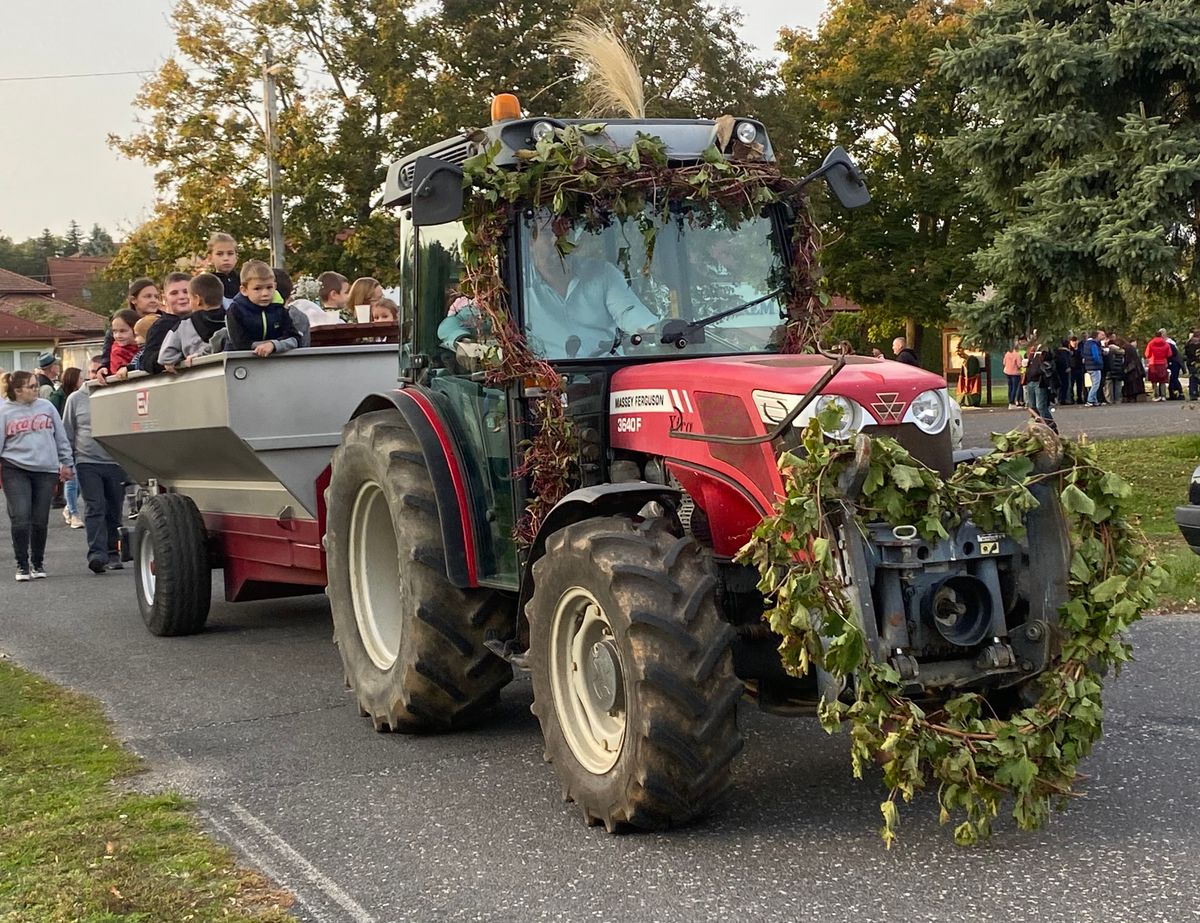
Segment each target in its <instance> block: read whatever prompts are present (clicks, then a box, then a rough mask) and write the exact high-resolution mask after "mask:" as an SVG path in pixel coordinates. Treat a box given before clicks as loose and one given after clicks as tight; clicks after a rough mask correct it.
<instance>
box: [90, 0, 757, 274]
mask: <svg viewBox="0 0 1200 923" xmlns="http://www.w3.org/2000/svg"><path fill="white" fill-rule="evenodd" d="M579 8H580V11H581V12H583V13H585V14H589V15H592V16H593V18H597V17H598V18H604V19H609V20H611V21H613V22H614V23H616V24H617V25H618V26H619V28H620V29H621V31H622V37H623V38H624V39H625V41H626V42H628V43H629V45H630V47H631V48H633V50H634V53H635V54H637V55H639V56H640V57H641V60H640V61H639V63H640V64H641V69H642V73H643V75H644V77H645V78H646V82H647V89H648V94H649V95H650V96H652V98H648V103H649V114H651V115H681V114H687V115H692V114H694V113H695V112H707V113H711V114H713V115H716V114H719V111H718V110H717V109H716V108H715V106H717V105H720V106H721V107H723V108H724V107H733V108H736V109H739V110H747V109H749V108H750V105H749V100H751V99H752V98H753V96H754V93H755V92H756V88H757V87H759V86H761V85H762V84H763V82H764V81H765V80H766V77H765V73H766V70H765V66H764V65H763V64H762V63H761V62H756V61H755V60H754V59H753V56H752V55H749V54H748V53H747V46H746V45H745V44H744V43H742V42H740V40H738V39H737V37H736V33H735V31H734V30H735V27H736V25H737V23H738V21H739V20H738V17H737V15H736V14H734V13H730V12H729V11H727V10H724V9H722V8H717V7H711V6H709V5H707V4H706V3H703V2H698V0H670V2H669V3H667V4H665V5H660V6H658V7H655V8H652V9H649V8H647V7H646V6H645V5H644V4H637V5H635V4H633V3H631V2H629V0H605V2H597V3H591V4H586V5H580V7H579ZM575 11H576V5H575V4H574V3H573V2H569V0H530V2H527V3H520V4H495V3H484V2H481V0H440V2H436V3H432V4H417V3H416V2H415V0H403V2H383V0H371V2H357V0H179V2H178V3H177V4H176V7H175V10H174V12H173V13H172V17H171V20H172V25H173V27H174V29H175V32H176V36H177V46H178V51H177V54H176V55H175V56H174V57H172V58H171V59H169V60H168V61H167V62H166V63H165V64H163V65H162V67H161V68H160V69H159V70H158V72H157V73H156V74H155V75H154V76H153V77H151V78H150V79H149V80H148V81H147V82H146V83H145V85H144V86H143V87H142V90H141V92H140V93H139V94H138V97H137V99H136V100H135V106H136V107H137V109H138V110H139V111H140V112H141V113H143V118H144V121H143V122H142V124H141V126H140V127H139V130H138V131H136V132H135V133H134V134H132V135H131V136H129V137H126V138H115V137H114V138H111V139H110V141H111V143H112V144H113V145H114V146H115V147H116V148H117V149H118V150H119V151H121V152H122V153H123V154H125V155H126V156H129V157H133V158H136V159H139V160H143V161H145V162H146V163H148V164H150V165H151V166H152V167H154V168H155V170H156V184H157V186H158V190H159V194H160V199H159V202H158V205H157V206H156V210H155V213H154V215H153V217H152V218H151V219H150V221H149V222H148V225H147V226H146V227H144V228H139V229H138V230H137V231H136V232H135V233H134V234H132V235H130V240H129V243H128V245H127V246H128V252H127V253H123V254H122V255H121V258H120V267H119V268H114V270H113V272H114V275H113V276H112V278H124V279H130V278H133V277H134V276H137V275H143V274H148V275H152V276H158V275H159V274H161V273H162V272H164V271H166V270H168V269H170V268H173V267H174V265H175V263H176V262H177V261H178V260H180V259H190V258H191V257H192V256H194V255H198V254H202V253H203V251H204V243H205V241H206V239H207V237H208V235H209V234H210V233H211V232H212V231H215V230H222V231H227V232H229V233H231V234H233V236H234V237H235V238H236V239H237V240H238V242H239V245H240V246H241V249H242V251H243V255H244V256H260V255H264V254H265V251H266V237H267V216H266V209H267V191H266V162H265V144H264V140H263V125H262V117H263V116H262V112H263V109H262V102H261V99H262V68H263V63H264V53H265V51H266V50H267V49H270V52H271V55H272V58H273V60H274V62H275V65H274V70H275V73H276V79H277V85H278V88H279V105H280V114H279V121H278V129H279V130H278V136H279V140H280V150H279V162H280V168H281V174H282V180H283V190H282V191H283V203H284V232H285V233H284V236H285V242H286V248H287V252H288V266H289V269H290V270H291V271H292V272H293V273H298V272H308V273H310V274H316V273H319V272H322V271H324V270H327V269H335V270H337V271H339V272H342V273H343V274H345V275H347V276H349V277H351V278H353V277H355V276H359V275H371V276H375V277H376V278H379V279H380V280H381V281H383V282H384V283H385V284H387V283H390V282H394V281H395V280H396V271H395V269H394V260H395V255H396V250H397V241H396V235H395V219H394V217H393V216H392V215H391V214H390V213H388V212H383V211H377V210H375V209H374V208H373V202H374V200H375V199H376V197H377V194H378V189H379V188H380V186H381V185H382V183H383V179H384V170H385V168H386V165H387V162H388V161H389V160H391V159H395V158H397V157H399V156H401V155H402V154H404V153H408V152H411V151H413V150H417V149H419V148H421V147H424V146H427V145H429V144H432V143H434V142H435V141H437V140H439V139H441V138H445V137H448V136H451V135H453V134H455V133H457V132H460V131H462V130H463V129H464V128H467V127H470V126H475V125H479V124H481V123H483V122H484V121H485V119H486V117H487V106H488V103H489V101H490V99H491V97H492V95H493V94H494V93H496V92H500V91H510V92H515V93H517V94H518V95H519V96H520V98H521V100H522V102H523V103H525V104H526V105H527V106H529V108H530V109H531V110H533V111H539V112H543V113H545V114H547V115H570V116H574V115H576V114H577V113H578V111H579V108H578V107H579V101H578V99H577V92H578V85H579V75H578V74H577V73H576V67H575V65H574V63H573V62H571V61H570V60H569V59H568V58H567V57H566V56H565V55H562V54H560V53H559V48H558V41H557V36H558V33H559V32H560V31H561V29H562V28H563V27H564V25H565V23H566V22H567V20H568V19H570V18H571V16H572V15H574V13H575ZM739 94H740V95H739Z"/></svg>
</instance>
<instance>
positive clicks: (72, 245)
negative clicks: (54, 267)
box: [61, 218, 83, 256]
mask: <svg viewBox="0 0 1200 923" xmlns="http://www.w3.org/2000/svg"><path fill="white" fill-rule="evenodd" d="M82 249H83V231H82V230H81V229H80V227H79V222H78V221H76V220H75V219H74V218H72V219H71V223H70V224H69V225H67V235H66V237H64V238H63V247H62V254H61V255H62V256H75V255H76V254H78V253H79V252H80V251H81V250H82Z"/></svg>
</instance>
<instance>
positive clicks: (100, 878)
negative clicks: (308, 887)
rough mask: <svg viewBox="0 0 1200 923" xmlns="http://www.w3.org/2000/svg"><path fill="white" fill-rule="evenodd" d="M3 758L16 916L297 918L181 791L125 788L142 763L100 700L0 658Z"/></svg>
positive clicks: (7, 870)
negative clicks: (203, 825) (216, 838)
mask: <svg viewBox="0 0 1200 923" xmlns="http://www.w3.org/2000/svg"><path fill="white" fill-rule="evenodd" d="M0 754H3V772H0V867H2V868H3V869H4V874H3V875H0V918H2V919H4V920H5V921H8V923H67V921H73V920H97V921H98V920H117V919H121V920H194V921H197V923H201V921H217V920H221V921H252V920H254V921H260V923H267V921H273V923H284V921H287V920H291V919H292V917H291V916H289V915H288V914H287V913H285V912H284V910H283V909H282V908H284V907H286V906H287V905H288V904H289V903H290V901H291V898H290V897H289V896H288V895H286V894H283V893H281V892H279V891H276V890H274V889H273V888H271V887H270V886H269V884H268V883H267V882H266V881H265V880H264V879H263V878H262V877H261V876H259V875H256V874H254V873H251V872H246V871H243V870H239V869H238V868H237V867H236V865H235V863H234V861H233V857H232V856H231V854H230V852H229V850H227V849H225V848H223V847H219V846H217V845H215V844H214V843H213V842H212V841H211V840H209V839H208V838H207V837H205V836H204V835H203V833H202V832H201V831H200V829H199V825H198V824H197V822H196V820H195V818H194V817H193V816H192V812H191V810H190V808H189V806H188V804H187V803H186V802H184V801H183V800H182V799H181V798H179V797H178V796H177V795H174V794H171V793H159V794H140V793H137V792H132V791H129V790H128V789H127V783H128V780H129V778H130V776H131V775H132V774H133V773H134V772H136V771H137V769H138V760H137V758H136V757H135V756H133V755H132V754H131V753H129V752H128V751H127V750H125V749H124V748H123V747H121V746H120V744H119V743H118V741H117V740H116V739H115V738H114V737H113V734H112V730H111V729H110V728H109V726H108V723H107V721H106V720H105V719H104V716H103V713H102V710H101V708H100V706H99V705H98V704H97V703H96V702H94V701H92V700H90V699H85V698H83V697H82V696H79V695H76V694H74V693H71V692H67V691H66V690H62V689H58V688H56V687H54V686H52V685H51V684H50V683H47V682H45V681H43V680H40V679H38V678H37V677H34V676H32V675H31V674H28V673H25V672H23V671H21V670H19V669H17V668H15V667H13V666H12V665H11V664H8V663H2V662H0ZM117 782H120V783H125V784H123V785H116V784H114V783H117Z"/></svg>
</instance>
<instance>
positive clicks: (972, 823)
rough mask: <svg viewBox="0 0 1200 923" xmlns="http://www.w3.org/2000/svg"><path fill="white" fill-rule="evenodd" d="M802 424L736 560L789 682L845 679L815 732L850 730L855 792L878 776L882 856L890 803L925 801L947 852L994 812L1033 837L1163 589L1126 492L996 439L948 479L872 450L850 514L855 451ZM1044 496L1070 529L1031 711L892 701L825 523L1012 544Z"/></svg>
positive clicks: (904, 456) (1087, 453) (1097, 725)
mask: <svg viewBox="0 0 1200 923" xmlns="http://www.w3.org/2000/svg"><path fill="white" fill-rule="evenodd" d="M829 424H830V421H825V420H821V419H818V420H815V421H813V422H812V423H810V425H809V426H808V428H807V429H806V430H805V432H804V435H803V443H802V444H803V450H804V454H803V455H796V454H790V453H789V454H784V455H783V456H782V457H781V458H780V461H779V465H780V470H781V472H782V474H783V479H784V484H785V487H786V495H785V496H784V497H783V498H782V500H781V501H780V502H779V504H778V506H777V509H776V512H775V515H773V516H771V517H769V518H768V519H765V520H764V521H763V522H762V523H761V524H760V525H759V527H758V528H757V529H756V530H755V532H754V534H753V537H752V539H751V541H750V542H749V543H748V544H747V545H746V546H745V548H743V549H742V552H741V554H740V556H739V560H741V561H744V562H748V563H751V564H753V565H754V566H755V567H756V568H757V569H758V572H759V575H760V581H759V590H760V591H761V592H762V593H763V595H764V598H765V599H766V600H767V609H766V611H765V613H764V618H766V620H767V621H768V623H769V624H770V626H771V628H772V630H773V631H774V632H775V633H776V634H778V635H779V636H780V638H781V642H780V653H781V655H782V657H783V662H784V665H785V667H786V668H787V669H788V670H789V671H790V672H792V673H793V674H794V675H803V674H805V673H806V672H807V671H808V670H809V669H810V668H811V666H812V665H813V664H817V665H819V666H820V667H822V668H823V669H825V670H827V671H828V672H829V673H830V674H832V675H833V676H834V677H836V678H852V679H853V682H852V683H851V684H850V686H849V688H851V689H852V695H851V696H850V697H849V698H848V699H847V697H843V698H842V699H838V700H836V701H832V702H830V701H824V702H823V703H822V706H821V709H820V718H821V722H822V725H823V726H824V727H825V728H826V730H828V731H830V732H833V731H836V730H839V729H841V728H842V726H843V725H848V726H849V729H850V739H851V762H852V769H853V772H854V775H855V777H856V778H861V777H862V774H863V770H864V767H865V766H866V765H867V764H868V763H870V762H873V761H874V762H878V763H879V764H880V765H881V767H882V771H883V781H884V785H885V786H886V787H887V789H888V797H887V799H886V800H885V801H884V802H883V804H882V805H881V812H882V814H883V820H884V824H883V828H882V831H881V835H882V837H883V839H884V841H885V843H887V844H888V845H889V846H890V845H891V843H892V842H893V841H894V839H895V836H896V829H897V826H898V823H899V814H898V810H897V799H898V798H902V799H903V800H904V801H910V800H911V799H912V797H913V795H914V794H915V792H916V791H917V790H919V789H923V788H925V787H926V785H927V784H928V783H929V782H930V781H933V782H936V784H937V786H938V801H939V804H940V807H941V821H942V823H949V822H950V821H951V819H952V817H953V816H954V815H955V814H958V815H959V816H960V818H961V819H960V821H959V823H957V825H956V826H955V830H954V838H955V841H956V842H958V843H959V844H963V845H966V844H970V843H974V842H976V841H977V840H978V839H979V838H981V837H986V836H988V835H990V833H991V823H992V820H993V818H995V817H996V816H997V814H998V812H999V810H1000V806H1001V803H1002V802H1003V801H1004V800H1005V799H1006V798H1011V799H1012V801H1013V807H1012V816H1013V818H1014V819H1015V820H1016V822H1017V824H1018V826H1019V827H1020V828H1022V829H1035V828H1037V827H1039V826H1040V825H1041V824H1042V823H1044V822H1045V820H1046V818H1047V816H1048V814H1049V810H1050V807H1051V806H1052V805H1054V804H1059V803H1062V802H1064V801H1065V800H1066V799H1068V798H1071V797H1074V796H1076V795H1077V794H1078V793H1077V791H1076V790H1075V787H1074V786H1075V783H1076V782H1077V781H1078V779H1079V774H1078V772H1077V766H1078V764H1079V761H1080V760H1082V759H1083V758H1084V757H1085V756H1087V754H1088V753H1090V752H1091V749H1092V747H1093V745H1094V744H1095V743H1096V741H1097V740H1099V738H1100V736H1101V731H1102V723H1103V716H1104V711H1103V706H1102V703H1101V690H1102V686H1103V677H1104V675H1105V674H1106V673H1107V672H1108V671H1109V670H1113V671H1117V670H1119V669H1120V666H1121V665H1122V664H1123V663H1124V662H1125V661H1127V660H1128V659H1129V656H1130V648H1129V646H1128V644H1127V643H1126V642H1125V640H1124V632H1125V631H1126V629H1127V628H1128V627H1129V626H1130V625H1131V624H1132V623H1133V622H1134V621H1136V620H1137V619H1138V618H1140V617H1141V614H1142V612H1143V611H1144V610H1145V609H1146V608H1147V607H1149V606H1151V605H1152V604H1153V603H1154V601H1155V599H1156V595H1157V588H1158V586H1159V584H1160V583H1161V581H1162V578H1163V573H1162V571H1161V570H1160V569H1159V567H1158V566H1157V564H1156V563H1155V561H1154V560H1153V559H1152V558H1151V557H1150V556H1149V554H1148V553H1147V551H1146V548H1145V545H1144V543H1143V540H1142V537H1141V534H1140V532H1139V531H1138V529H1137V528H1136V527H1135V526H1134V525H1133V524H1132V523H1131V522H1130V521H1129V520H1128V519H1127V518H1126V516H1125V514H1124V511H1123V502H1124V501H1125V500H1127V499H1128V497H1129V496H1130V493H1131V491H1130V488H1129V485H1127V484H1126V483H1125V482H1124V481H1123V480H1122V479H1121V478H1120V477H1119V476H1118V475H1116V474H1113V473H1112V472H1108V471H1105V470H1103V469H1102V468H1100V467H1099V466H1098V465H1097V464H1096V459H1095V454H1094V450H1093V449H1091V448H1090V447H1088V446H1086V445H1083V444H1080V443H1071V442H1060V441H1059V439H1058V437H1057V436H1055V435H1054V434H1052V433H1050V432H1049V431H1048V430H1045V429H1044V428H1035V431H1031V432H1012V433H1007V434H1004V435H997V436H994V437H993V441H994V445H995V448H994V451H993V452H991V453H990V454H988V455H986V456H984V457H982V458H979V459H976V460H975V461H972V462H968V463H965V464H963V465H959V466H958V468H957V469H956V470H955V472H954V474H953V475H952V476H951V477H950V478H949V479H943V478H941V477H940V476H939V475H938V474H937V473H936V472H934V471H931V470H930V469H928V468H926V467H924V466H923V465H921V464H920V463H919V462H918V461H916V460H915V459H913V458H912V456H911V455H909V453H908V452H907V451H905V450H904V449H903V448H902V447H901V446H900V445H899V444H898V443H897V442H895V441H894V440H891V439H886V438H884V439H872V440H871V453H870V462H869V468H868V470H867V472H866V475H865V478H864V479H863V480H862V487H861V493H860V495H859V496H857V497H856V498H855V501H854V502H853V503H852V502H851V501H850V500H849V499H848V498H847V497H846V496H845V495H844V493H843V492H842V490H841V489H840V488H839V483H840V482H841V479H842V476H843V474H844V473H845V472H846V471H847V469H848V468H850V466H851V465H852V464H853V463H854V449H853V448H852V447H851V446H848V445H842V444H836V443H831V442H829V441H828V440H827V439H826V438H825V437H824V435H823V433H822V426H828V425H829ZM1042 481H1053V482H1054V484H1055V486H1056V488H1057V498H1058V502H1059V503H1061V505H1062V508H1063V512H1064V514H1065V516H1066V519H1067V521H1068V523H1069V526H1070V542H1071V563H1070V576H1069V581H1068V596H1069V598H1068V601H1067V602H1066V603H1065V604H1063V605H1062V607H1061V608H1060V610H1059V613H1058V631H1059V635H1060V641H1061V645H1060V646H1058V647H1057V649H1054V648H1052V650H1055V653H1054V655H1053V657H1052V662H1051V664H1050V666H1049V667H1048V668H1047V669H1046V670H1045V672H1043V673H1042V675H1041V676H1040V677H1038V678H1037V679H1036V680H1034V682H1036V683H1037V688H1038V689H1040V695H1039V698H1038V699H1037V701H1036V703H1035V704H1034V705H1031V706H1029V707H1025V708H1019V709H1016V710H1014V711H1012V712H1011V713H1004V714H998V713H997V712H996V711H994V710H993V709H992V705H991V703H990V702H989V701H988V699H987V698H986V697H984V696H982V695H980V694H977V693H966V694H961V695H956V696H954V697H952V698H950V699H949V700H947V701H946V702H945V703H943V704H941V705H940V706H938V707H937V708H936V709H935V710H932V711H926V710H925V709H924V708H922V707H920V706H919V705H917V703H915V702H914V701H912V700H911V699H909V698H907V697H906V696H905V695H904V694H903V687H902V684H901V680H900V675H899V673H898V672H897V671H896V669H894V668H893V667H892V666H891V665H890V664H887V663H880V662H876V661H875V660H873V659H872V658H871V656H870V653H869V651H868V647H867V644H866V641H865V637H864V634H863V630H862V625H861V622H860V616H859V613H858V612H856V611H855V610H854V608H853V606H852V604H851V602H850V600H849V598H848V596H847V594H846V593H845V591H844V589H843V585H842V582H841V580H840V577H839V564H838V561H837V556H836V544H835V543H834V542H833V535H832V527H831V522H832V521H833V520H835V519H837V518H838V517H845V518H846V519H847V521H849V522H853V523H857V524H858V525H859V526H860V527H861V526H862V525H863V524H864V523H865V522H872V521H883V522H886V523H889V524H891V525H893V526H898V525H912V526H915V527H916V529H917V531H918V533H919V534H920V535H921V536H922V537H924V538H925V539H927V540H934V539H936V538H938V537H946V536H947V535H948V534H949V530H950V529H953V528H954V527H956V526H957V525H958V524H959V523H960V522H961V521H962V519H963V517H964V516H967V517H970V519H971V520H972V521H973V522H974V523H975V524H976V525H977V526H979V527H980V528H981V529H983V530H985V531H988V530H997V531H1001V532H1004V533H1006V534H1008V535H1010V536H1013V537H1014V538H1020V537H1022V536H1023V535H1024V534H1025V518H1026V516H1027V515H1028V514H1029V513H1030V512H1031V511H1033V510H1034V509H1036V508H1037V506H1038V501H1037V499H1036V498H1035V496H1034V494H1033V492H1032V490H1031V488H1032V487H1034V486H1035V485H1036V484H1038V483H1039V482H1042Z"/></svg>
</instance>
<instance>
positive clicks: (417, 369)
mask: <svg viewBox="0 0 1200 923" xmlns="http://www.w3.org/2000/svg"><path fill="white" fill-rule="evenodd" d="M464 237H465V231H464V229H463V225H462V223H461V222H459V221H452V222H447V223H445V224H440V225H433V226H426V227H420V228H418V227H414V226H413V223H412V220H411V217H409V216H408V215H405V216H404V218H403V219H402V221H401V258H400V260H399V261H398V262H399V266H400V272H401V277H402V278H401V293H402V301H403V303H402V305H401V313H402V316H401V321H400V323H401V330H402V331H403V334H402V337H401V340H402V342H401V347H400V363H401V378H402V379H403V380H405V381H407V382H410V383H412V384H415V385H420V386H423V387H424V388H426V389H428V391H429V392H431V393H432V394H433V395H434V401H435V405H436V406H437V408H438V410H439V411H440V412H441V413H442V414H443V415H444V417H445V419H446V423H447V426H448V428H449V429H450V430H451V432H452V433H453V435H454V438H455V439H456V440H457V442H458V446H459V450H460V454H461V456H462V458H463V462H464V466H465V468H466V472H465V474H466V477H467V480H468V496H469V502H470V503H471V504H472V507H473V509H472V511H471V512H472V515H473V517H474V520H475V522H476V525H477V528H476V535H479V536H480V537H481V545H483V546H484V547H480V548H478V549H476V550H477V554H478V567H479V582H480V583H481V584H483V585H485V586H494V587H497V588H500V589H516V587H517V583H518V570H517V547H516V543H515V541H514V539H513V526H514V523H515V518H516V517H515V514H514V509H515V504H514V495H513V488H514V484H513V479H512V458H513V451H514V434H513V427H512V426H511V425H510V414H509V408H510V394H509V392H508V391H507V390H505V389H501V388H496V387H492V386H489V385H486V384H484V382H483V375H482V372H481V369H480V366H479V361H478V353H479V351H480V350H482V349H485V348H486V346H487V340H488V337H489V332H488V331H487V330H486V329H484V328H483V325H482V324H481V322H480V319H479V315H478V312H477V311H476V310H475V308H474V306H473V305H471V304H470V302H469V301H468V300H467V299H465V298H463V297H462V294H461V292H460V290H459V286H460V281H461V278H462V244H463V240H464ZM467 340H470V341H472V342H471V343H470V344H468V343H467V342H466V341H467ZM456 341H459V342H458V343H457V344H456ZM468 345H470V346H472V347H478V348H477V349H468V348H466V347H467V346H468ZM472 353H474V356H473V355H472Z"/></svg>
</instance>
